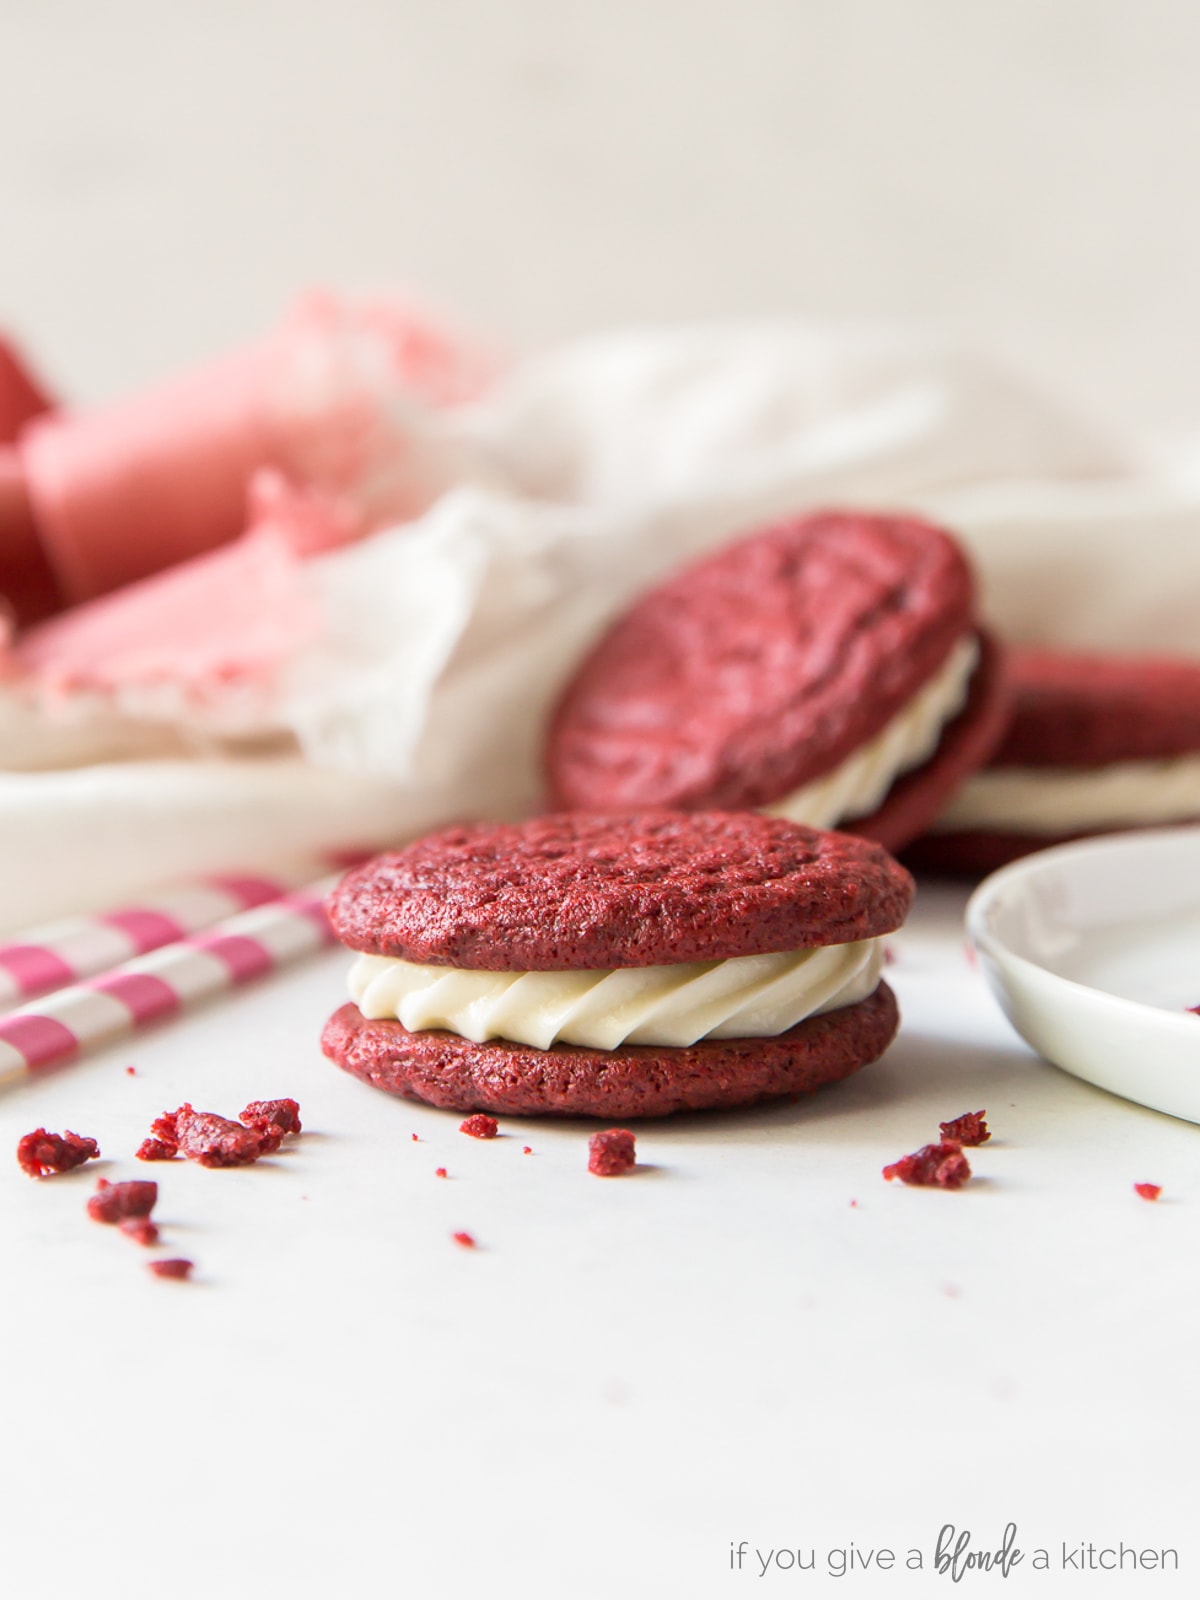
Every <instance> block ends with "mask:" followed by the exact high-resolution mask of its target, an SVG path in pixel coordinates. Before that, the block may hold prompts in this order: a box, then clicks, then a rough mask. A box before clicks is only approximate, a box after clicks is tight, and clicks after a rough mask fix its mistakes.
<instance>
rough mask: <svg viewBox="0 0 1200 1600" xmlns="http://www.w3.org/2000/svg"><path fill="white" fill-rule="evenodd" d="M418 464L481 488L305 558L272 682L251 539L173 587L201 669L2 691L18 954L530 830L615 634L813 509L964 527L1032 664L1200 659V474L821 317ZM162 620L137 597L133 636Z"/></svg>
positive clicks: (538, 363) (590, 376)
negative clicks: (721, 546) (32, 943)
mask: <svg viewBox="0 0 1200 1600" xmlns="http://www.w3.org/2000/svg"><path fill="white" fill-rule="evenodd" d="M407 448H408V449H409V450H410V451H417V452H419V451H421V450H423V449H428V450H429V451H431V452H436V454H437V462H438V470H439V472H442V473H444V472H445V463H446V462H447V461H448V460H452V461H453V462H454V463H455V464H456V465H455V478H456V481H455V482H454V484H453V486H452V487H450V488H449V490H448V491H447V492H445V493H443V494H441V495H440V496H439V497H438V498H437V499H436V500H435V501H434V502H433V504H432V505H431V506H430V508H429V509H428V510H427V511H426V512H425V513H424V514H423V515H421V516H419V517H418V518H417V519H416V520H414V521H411V522H408V523H404V524H400V525H397V526H394V527H391V528H388V529H385V530H384V531H382V532H379V533H376V534H374V535H372V536H370V537H369V538H366V539H364V540H362V541H361V542H359V543H355V544H349V545H346V546H341V547H338V548H334V549H327V550H325V551H324V552H320V553H315V554H307V553H306V552H305V548H304V540H303V538H302V537H301V538H296V539H295V540H293V541H292V542H291V544H289V543H288V541H287V539H286V537H285V538H284V539H283V541H282V543H277V544H276V545H274V546H272V547H271V555H270V560H269V562H268V563H267V565H269V566H270V570H271V584H272V586H273V588H272V591H271V592H272V595H273V596H275V597H276V598H277V600H278V605H279V613H278V614H279V615H281V616H282V615H285V614H286V615H287V616H289V617H292V618H298V619H300V620H299V621H298V622H296V623H295V625H294V626H293V625H289V626H288V627H287V628H280V629H277V630H275V633H274V634H273V635H272V638H271V642H270V648H269V649H267V650H265V651H260V652H259V653H257V654H254V653H253V652H251V653H250V655H249V656H248V657H247V659H246V660H245V661H243V662H242V663H241V664H240V666H239V665H238V663H237V661H236V657H237V649H236V648H234V649H233V652H232V655H233V658H234V659H233V665H232V666H231V660H230V646H229V641H228V640H223V639H222V638H221V630H222V612H223V611H225V610H226V609H230V610H231V608H225V607H222V605H221V604H219V603H218V602H217V601H215V600H214V598H213V597H214V595H219V594H220V592H221V590H220V585H221V583H222V582H225V583H227V584H229V585H237V584H238V583H239V582H244V581H257V580H251V579H248V578H245V577H244V574H246V573H247V572H250V571H251V570H253V571H254V572H258V571H259V570H260V569H261V568H262V567H263V564H264V563H263V548H262V547H261V546H252V545H251V544H248V543H247V542H246V541H243V543H244V544H246V549H245V550H243V549H240V548H239V547H232V548H231V550H230V551H229V552H228V553H221V552H218V554H217V556H215V557H209V558H203V559H205V560H207V561H209V562H216V563H218V564H219V563H220V562H222V561H225V562H227V563H228V568H227V570H226V569H225V568H220V567H218V569H217V570H216V572H215V578H214V572H213V571H211V570H210V571H209V572H208V575H207V576H206V577H197V576H196V575H195V574H189V572H188V571H187V570H186V569H177V573H176V575H174V576H173V577H172V579H171V582H172V583H178V584H180V585H182V586H183V587H180V588H177V589H176V590H175V592H174V598H173V600H172V602H171V603H174V604H179V603H181V601H182V603H183V604H185V605H186V604H187V602H188V596H189V594H190V593H194V594H197V595H203V596H205V597H206V598H205V599H204V607H205V609H204V613H203V615H202V616H200V618H199V624H200V630H199V631H200V632H201V633H203V632H204V630H205V628H208V629H211V632H212V635H213V648H212V650H211V651H210V652H208V654H207V655H206V654H205V652H203V651H201V652H200V653H199V654H197V653H196V652H195V651H193V652H192V653H191V655H190V656H189V659H188V661H187V663H182V662H181V664H180V666H179V669H178V671H175V670H173V668H172V665H171V661H170V658H169V653H168V654H167V655H164V653H163V652H162V650H161V649H160V650H158V651H157V653H153V652H151V653H149V654H147V653H145V652H144V653H143V655H142V656H141V657H140V658H139V656H138V652H137V650H136V648H133V649H131V650H130V651H129V652H127V653H126V654H125V655H124V656H121V653H120V652H118V655H119V656H120V657H121V659H120V661H119V662H118V667H119V670H118V668H112V669H111V670H109V671H107V672H105V671H101V670H97V671H95V672H92V673H89V672H88V671H86V670H83V671H80V670H76V668H77V665H78V663H72V661H71V659H70V655H71V652H70V649H69V648H66V649H65V656H66V658H67V665H66V667H65V668H64V666H63V661H62V660H59V661H57V663H56V662H55V660H54V656H55V651H54V649H52V648H50V647H49V646H48V647H47V649H46V651H45V652H44V653H43V657H42V658H39V657H38V654H37V652H36V651H34V652H33V655H32V656H31V657H30V658H29V659H28V660H25V661H23V660H22V658H20V657H19V656H18V657H17V659H16V660H15V661H14V662H13V663H12V667H11V671H10V674H9V676H8V677H7V679H6V680H5V681H4V684H3V687H2V688H0V768H3V769H5V770H3V771H0V930H4V931H11V930H14V929H19V928H22V927H25V926H28V925H30V924H32V923H34V922H37V921H41V920H43V919H45V918H48V917H51V916H54V915H58V914H60V913H65V912H68V911H73V910H82V909H90V908H95V907H97V906H101V905H104V904H113V903H115V902H116V901H118V900H120V899H123V898H127V897H128V896H129V895H130V894H134V893H137V892H140V891H142V890H144V889H146V888H148V887H150V886H151V885H153V884H157V883H160V882H162V881H164V880H166V879H170V878H178V877H183V876H189V875H191V874H193V873H196V872H203V871H207V870H213V869H217V868H223V867H230V866H247V865H261V866H266V865H269V864H270V863H271V862H272V860H274V859H275V858H276V857H279V856H289V855H294V854H296V853H299V852H305V853H320V852H323V851H336V850H342V849H348V848H356V847H374V846H379V845H383V844H387V843H391V842H398V841H400V840H402V839H404V838H407V837H411V836H412V835H413V834H415V833H417V832H420V831H424V830H426V829H428V828H431V827H434V826H437V825H439V824H441V823H444V822H447V821H450V820H453V819H455V818H461V817H467V816H512V815H517V814H520V813H521V812H523V811H527V810H528V809H530V808H532V807H534V806H536V805H537V803H538V800H539V794H540V787H541V785H540V775H539V768H538V756H539V743H540V736H541V729H542V726H543V723H544V719H545V716H546V713H547V710H548V708H549V707H550V705H551V704H552V703H553V700H554V698H555V696H556V694H557V692H558V690H559V688H560V686H561V684H562V682H563V680H564V678H565V676H566V675H567V674H568V673H569V672H570V670H571V668H572V666H573V664H574V663H575V662H576V661H577V659H578V658H579V656H580V655H581V653H582V652H583V651H584V650H585V649H586V648H587V646H588V644H589V643H590V641H591V640H592V639H593V638H594V637H595V635H596V633H597V632H598V630H599V629H600V628H601V627H602V626H603V625H604V624H605V622H606V621H607V620H608V619H609V618H610V617H611V616H612V615H613V614H614V612H615V611H616V610H618V609H619V608H620V607H621V606H622V605H624V604H625V603H626V602H627V601H628V600H629V599H630V598H631V597H632V596H633V595H635V594H636V593H637V592H638V591H639V590H641V589H643V588H644V587H645V586H646V585H647V584H649V583H651V582H653V581H654V580H655V579H657V578H659V577H660V576H662V575H663V574H664V573H666V572H667V571H669V570H670V569H671V568H673V567H675V566H678V565H679V564H680V563H681V562H683V561H686V560H687V559H689V558H691V557H692V556H694V555H696V554H697V553H698V552H700V551H702V550H704V549H706V548H709V547H711V546H713V545H714V544H716V543H718V542H720V541H722V540H725V539H727V538H729V537H731V536H733V535H735V534H737V533H739V532H742V531H746V530H749V529H750V528H752V527H754V526H755V525H756V524H758V523H761V522H762V521H764V520H765V519H769V518H773V517H777V516H781V515H785V514H789V513H792V512H796V511H802V510H804V509H806V508H812V507H817V506H822V505H831V504H835V503H836V504H846V505H858V506H868V507H905V508H910V509H916V510H919V511H923V512H925V513H927V514H929V515H931V516H933V517H935V518H937V519H939V520H941V521H943V522H945V523H946V524H948V525H949V526H950V527H952V528H955V529H957V530H958V532H959V533H960V534H961V535H962V536H963V538H964V539H965V541H966V543H967V544H968V546H969V547H970V549H971V550H972V552H973V553H974V556H975V558H976V562H977V566H978V569H979V573H980V578H981V588H982V594H983V610H984V613H985V615H986V617H987V618H988V619H989V621H990V622H991V623H992V624H993V625H994V626H995V627H996V628H997V629H998V630H999V631H1000V633H1002V634H1003V635H1005V636H1007V637H1009V638H1011V639H1014V640H1018V641H1041V642H1047V643H1058V644H1063V645H1073V646H1086V647H1093V648H1098V649H1109V650H1115V651H1136V650H1139V649H1144V650H1155V651H1177V652H1184V653H1197V651H1198V650H1200V628H1198V626H1197V622H1196V617H1195V610H1196V606H1195V597H1196V595H1197V593H1198V592H1200V450H1197V451H1194V452H1189V451H1186V450H1183V451H1180V452H1179V453H1178V454H1177V455H1176V456H1175V457H1174V458H1171V457H1168V456H1165V455H1163V454H1162V453H1155V452H1152V451H1150V450H1148V449H1145V448H1142V447H1139V446H1137V445H1130V444H1129V443H1127V442H1126V441H1123V440H1119V439H1116V438H1113V437H1111V436H1110V435H1109V434H1107V433H1106V432H1105V430H1104V429H1103V428H1102V427H1100V426H1099V425H1097V424H1096V423H1094V422H1093V421H1091V420H1090V419H1088V418H1086V417H1081V416H1077V415H1075V414H1073V413H1072V411H1071V410H1070V409H1069V408H1067V407H1065V406H1063V405H1061V404H1059V403H1057V402H1056V401H1054V400H1053V399H1048V398H1047V397H1046V396H1044V395H1042V394H1040V393H1038V392H1037V391H1036V390H1035V389H1032V388H1030V387H1028V386H1027V385H1026V384H1025V383H1023V382H1022V381H1020V380H1018V379H1016V378H1014V377H1013V376H1011V375H1010V374H1008V373H1006V372H1005V371H1003V370H1002V369H1000V368H997V367H996V366H994V365H992V364H991V363H989V362H988V361H987V360H985V359H984V358H982V357H980V356H978V355H975V354H972V353H970V352H968V351H965V350H963V349H961V348H959V347H957V346H954V345H952V344H950V343H948V342H945V341H940V340H935V339H931V338H929V337H923V336H917V335H909V334H902V333H894V332H888V331H877V330H876V331H844V330H843V331H831V330H829V329H823V328H816V327H812V326H808V325H806V324H803V323H795V322H787V323H775V324H761V325H751V326H732V327H725V326H716V327H711V326H709V327H698V328H686V329H679V330H670V331H648V332H642V333H626V334H619V335H613V336H610V337H605V338H596V339H592V340H588V341H585V342H581V343H579V344H576V345H573V346H570V347H567V348H564V349H562V350H560V351H557V352H552V353H551V354H549V355H548V356H545V357H543V358H541V359H538V360H534V361H530V362H528V363H527V364H525V365H520V366H518V367H517V368H516V369H515V370H514V371H513V372H512V373H511V374H510V375H509V376H508V377H507V378H506V379H504V380H503V381H501V382H500V383H499V384H498V386H497V387H496V388H495V389H494V390H493V391H492V393H491V395H490V397H489V398H488V399H487V400H486V401H485V402H480V403H477V404H476V405H474V406H472V407H470V408H469V409H465V410H458V411H456V412H451V413H446V414H440V415H439V416H438V417H437V418H436V419H435V420H432V421H431V422H430V425H429V426H428V428H423V427H422V426H421V425H420V421H419V419H415V420H414V424H413V427H412V432H411V435H410V437H409V439H408V441H407ZM287 514H288V508H287V507H286V505H285V506H284V507H283V509H282V510H280V508H279V507H275V508H274V509H273V511H272V515H273V516H274V517H275V520H276V522H277V523H278V521H279V519H280V518H281V517H282V518H283V519H284V521H285V522H286V517H287ZM275 532H276V533H277V532H278V528H276V530H275ZM284 532H285V534H286V528H285V529H284ZM263 537H264V534H263V531H262V530H261V529H259V530H258V531H257V532H256V533H254V534H251V535H249V536H248V540H253V539H254V538H258V539H260V540H261V539H262V538H263ZM247 551H250V552H251V556H252V558H253V563H257V564H256V565H254V564H253V563H251V557H250V556H248V555H247ZM159 581H160V580H151V582H152V583H157V582H159ZM214 582H215V588H214ZM188 584H195V585H197V587H196V588H195V589H194V590H189V589H188V588H187V587H186V586H187V585H188ZM154 594H155V591H154V590H153V589H151V588H150V587H149V586H147V591H146V593H145V594H144V595H139V594H138V593H133V594H132V595H131V596H126V597H123V604H125V605H127V606H129V607H130V608H131V609H130V610H129V611H128V612H127V613H122V617H123V619H124V620H123V621H122V628H123V629H124V630H125V634H124V635H123V636H128V637H129V638H133V637H135V636H136V634H137V631H138V626H139V610H140V614H141V616H142V618H143V619H145V618H148V617H149V615H150V609H151V608H153V607H154V606H155V605H159V606H161V605H163V604H164V603H165V602H164V601H163V600H162V598H161V595H160V597H159V599H157V600H156V599H155V598H154ZM273 603H274V602H273ZM210 612H211V615H209V613H210ZM196 621H197V619H196V617H193V624H195V623H196ZM151 631H153V629H151ZM193 631H195V627H193ZM236 643H237V641H236V640H234V645H235V646H236ZM218 646H219V648H218ZM85 653H86V652H85ZM46 657H48V658H49V664H47V659H45V658H46ZM111 659H112V658H111V656H110V657H109V660H110V666H111ZM122 663H123V664H122ZM198 663H199V664H198Z"/></svg>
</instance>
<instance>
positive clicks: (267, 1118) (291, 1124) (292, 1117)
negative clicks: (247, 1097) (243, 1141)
mask: <svg viewBox="0 0 1200 1600" xmlns="http://www.w3.org/2000/svg"><path fill="white" fill-rule="evenodd" d="M240 1120H241V1121H242V1122H244V1123H245V1124H246V1126H247V1127H248V1128H257V1127H260V1126H262V1125H263V1124H264V1123H271V1124H273V1125H274V1126H275V1127H276V1128H280V1129H282V1131H283V1132H284V1133H299V1132H300V1126H301V1124H300V1106H299V1103H298V1102H297V1101H295V1100H251V1102H250V1104H249V1105H248V1106H247V1107H246V1109H245V1110H244V1111H243V1112H242V1113H241V1117H240Z"/></svg>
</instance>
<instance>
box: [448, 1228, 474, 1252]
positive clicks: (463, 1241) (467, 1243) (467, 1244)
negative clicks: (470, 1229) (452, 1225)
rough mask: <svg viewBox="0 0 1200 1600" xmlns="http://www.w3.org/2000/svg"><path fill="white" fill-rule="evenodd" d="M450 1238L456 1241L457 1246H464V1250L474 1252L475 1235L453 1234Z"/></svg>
mask: <svg viewBox="0 0 1200 1600" xmlns="http://www.w3.org/2000/svg"><path fill="white" fill-rule="evenodd" d="M450 1237H451V1238H452V1239H453V1240H454V1242H455V1244H460V1245H462V1247H463V1249H464V1250H474V1248H475V1236H474V1234H470V1233H467V1232H465V1231H463V1232H460V1233H452V1234H451V1235H450Z"/></svg>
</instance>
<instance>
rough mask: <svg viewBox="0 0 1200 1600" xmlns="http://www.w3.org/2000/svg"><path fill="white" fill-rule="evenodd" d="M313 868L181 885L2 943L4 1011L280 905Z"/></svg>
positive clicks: (311, 864)
mask: <svg viewBox="0 0 1200 1600" xmlns="http://www.w3.org/2000/svg"><path fill="white" fill-rule="evenodd" d="M321 866H322V863H320V862H315V861H307V862H304V863H302V864H297V865H296V866H295V867H294V868H293V869H292V870H290V871H289V870H283V871H280V872H274V873H272V874H271V875H270V876H267V875H265V874H261V873H255V874H253V875H250V874H246V873H239V874H225V875H223V876H219V877H209V878H200V879H197V880H196V881H195V882H194V883H185V884H178V885H175V886H174V887H172V888H170V889H166V890H163V891H162V892H161V893H158V894H153V895H148V896H146V897H145V898H144V899H140V900H138V901H137V902H136V903H135V904H132V905H128V906H124V907H122V908H121V909H120V910H117V911H100V912H96V913H94V914H93V915H91V916H83V917H72V918H70V919H69V920H64V921H59V922H54V923H50V924H48V925H46V926H45V927H42V928H35V929H33V930H32V931H31V932H29V933H28V934H25V935H23V936H22V937H21V938H18V939H8V940H0V1012H2V1011H5V1010H7V1009H8V1008H9V1007H11V1006H15V1005H20V1004H21V1003H22V1002H23V1001H26V1000H33V999H35V998H36V997H37V996H38V995H41V994H46V993H48V992H49V991H50V990H52V989H62V988H64V987H65V986H66V985H68V984H73V983H78V982H80V980H81V979H84V978H91V977H94V976H95V974H96V973H98V972H109V971H111V970H112V968H114V967H118V966H120V965H121V963H122V962H125V961H129V960H131V959H132V958H133V957H135V956H144V955H148V954H149V952H150V951H151V950H158V949H161V948H162V946H163V945H168V944H175V943H176V942H177V941H178V940H180V939H186V938H187V937H188V936H189V935H190V934H193V933H199V932H200V931H201V930H202V929H204V928H211V927H212V926H213V925H214V924H215V923H218V922H221V921H223V920H224V919H225V918H226V917H232V916H236V915H237V913H238V912H240V911H249V910H251V909H252V908H253V907H254V906H260V905H265V904H267V902H269V901H271V900H278V899H279V897H280V895H284V894H287V893H288V891H289V890H292V889H296V888H298V887H299V886H300V885H302V884H304V883H305V882H306V881H307V880H308V879H311V878H314V877H315V876H316V875H317V873H318V872H319V871H320V870H321Z"/></svg>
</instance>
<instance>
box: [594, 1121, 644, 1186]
mask: <svg viewBox="0 0 1200 1600" xmlns="http://www.w3.org/2000/svg"><path fill="white" fill-rule="evenodd" d="M636 1165H637V1156H636V1155H635V1153H634V1139H633V1135H632V1134H631V1133H630V1131H629V1129H628V1128H609V1129H608V1131H607V1132H606V1133H594V1134H593V1135H592V1137H591V1138H590V1139H589V1140H588V1171H589V1172H594V1173H595V1174H596V1176H597V1177H598V1178H619V1177H620V1176H621V1174H622V1173H623V1172H630V1171H632V1170H633V1168H634V1167H635V1166H636Z"/></svg>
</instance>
